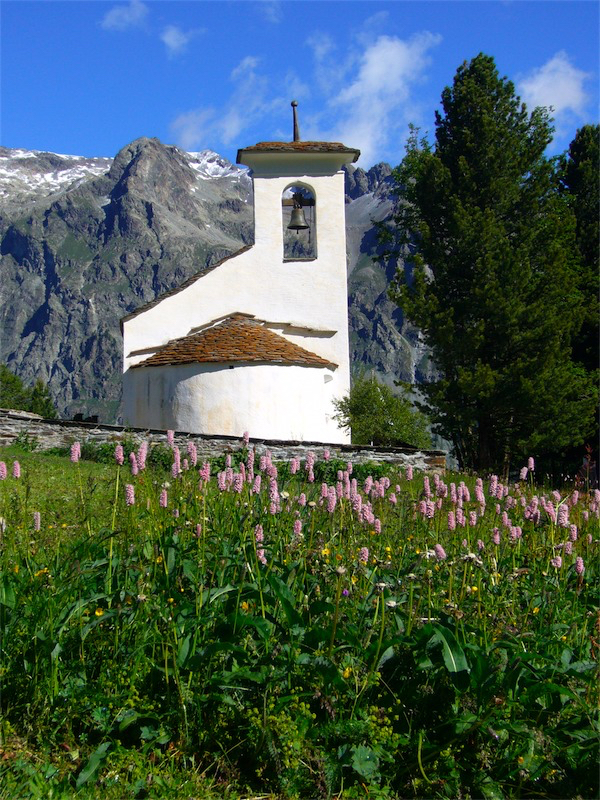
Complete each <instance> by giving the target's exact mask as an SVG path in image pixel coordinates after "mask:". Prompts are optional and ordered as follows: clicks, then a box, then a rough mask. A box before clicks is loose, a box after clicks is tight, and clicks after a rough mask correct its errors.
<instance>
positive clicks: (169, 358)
mask: <svg viewBox="0 0 600 800" xmlns="http://www.w3.org/2000/svg"><path fill="white" fill-rule="evenodd" d="M223 362H238V363H248V362H250V363H257V362H263V363H264V362H267V363H269V364H288V365H290V364H296V365H300V366H307V367H330V368H331V367H333V368H335V366H336V365H335V364H332V363H331V362H330V361H327V360H326V359H324V358H321V356H318V355H316V353H311V352H310V351H309V350H305V349H304V348H303V347H300V346H299V345H297V344H294V343H293V342H290V341H289V340H288V339H285V338H284V337H283V336H280V335H279V334H277V333H273V331H271V330H269V329H268V328H266V327H265V326H264V325H263V324H262V323H261V322H260V321H258V320H254V319H248V317H246V316H244V315H242V314H234V315H233V316H231V317H228V318H227V319H225V320H224V321H223V322H221V323H219V324H218V325H214V326H213V327H211V328H205V329H204V330H202V331H199V332H198V333H192V334H190V335H189V336H184V337H183V338H181V339H174V340H173V341H172V342H169V343H168V344H166V345H164V346H163V347H161V348H160V350H158V351H157V352H156V353H154V355H152V356H150V357H149V358H147V359H145V360H144V361H141V362H140V363H139V364H135V365H134V366H135V367H159V366H167V365H175V364H198V363H223Z"/></svg>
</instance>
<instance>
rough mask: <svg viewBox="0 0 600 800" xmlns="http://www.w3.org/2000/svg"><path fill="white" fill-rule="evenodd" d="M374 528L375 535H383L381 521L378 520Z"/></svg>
mask: <svg viewBox="0 0 600 800" xmlns="http://www.w3.org/2000/svg"><path fill="white" fill-rule="evenodd" d="M373 528H374V529H375V533H381V520H380V519H376V520H375V522H374V523H373Z"/></svg>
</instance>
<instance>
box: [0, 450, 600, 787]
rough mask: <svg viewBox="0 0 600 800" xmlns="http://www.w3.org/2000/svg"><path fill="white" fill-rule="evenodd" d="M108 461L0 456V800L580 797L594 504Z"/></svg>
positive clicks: (476, 481) (484, 490) (485, 487)
mask: <svg viewBox="0 0 600 800" xmlns="http://www.w3.org/2000/svg"><path fill="white" fill-rule="evenodd" d="M128 451H129V447H127V448H126V452H125V454H124V463H123V464H122V465H118V464H116V463H115V460H114V455H113V453H112V448H111V451H110V452H109V450H108V449H107V448H105V447H104V448H101V447H100V448H99V447H97V448H91V449H90V448H87V449H86V448H85V447H84V448H83V455H84V456H88V457H93V458H95V459H100V460H101V461H102V460H104V461H110V462H112V463H98V461H91V460H84V459H81V458H79V456H78V451H77V448H75V449H74V451H73V454H72V460H71V459H69V458H68V457H66V456H65V455H64V454H63V455H60V454H55V455H44V454H39V453H36V452H25V451H23V450H22V449H19V448H12V449H4V450H0V461H3V462H4V463H5V464H6V467H7V476H6V478H4V479H3V480H0V517H1V518H2V522H1V523H0V526H1V528H2V530H3V534H2V548H1V552H0V566H1V569H2V572H1V577H0V630H1V634H2V641H1V656H2V658H1V665H0V707H1V712H2V718H1V735H2V741H1V746H0V753H1V756H0V779H1V780H0V797H2V798H4V797H5V798H14V797H23V798H27V797H58V798H62V797H81V798H88V797H89V798H92V797H98V796H102V797H107V798H112V797H114V798H125V797H134V798H135V797H140V798H141V797H157V798H163V797H173V798H184V797H185V798H189V797H195V798H213V797H231V798H240V797H256V798H258V797H265V798H266V797H273V798H274V797H281V798H294V797H306V798H318V797H323V798H334V797H335V798H355V797H375V798H379V797H391V798H410V797H432V798H442V797H446V798H490V799H491V800H493V799H494V798H504V797H508V798H525V797H538V798H539V797H541V798H544V797H546V798H566V797H569V798H571V797H572V798H588V797H590V798H591V797H595V796H597V792H598V778H597V775H598V771H597V753H598V677H599V676H598V660H597V658H598V647H599V640H600V616H599V610H598V592H597V586H598V584H597V577H598V576H597V572H598V550H599V535H598V534H599V523H598V508H599V503H600V493H598V491H597V490H592V491H587V490H586V487H579V489H575V488H574V487H570V488H568V489H563V490H561V493H558V492H554V493H553V492H552V491H551V490H549V489H546V490H542V489H540V488H538V487H536V486H535V484H534V482H533V480H532V477H533V475H532V474H531V473H529V474H527V475H526V476H525V475H523V478H522V479H520V480H517V481H514V482H512V483H511V484H510V485H507V486H505V487H503V486H502V485H501V484H499V481H498V480H497V479H496V478H494V477H486V479H485V481H484V480H482V479H480V478H478V477H477V476H470V477H465V476H452V475H447V476H439V475H438V476H424V475H415V476H414V477H413V476H411V475H410V474H408V475H407V474H406V473H405V474H400V473H392V474H389V475H385V474H383V468H378V470H375V469H369V468H365V467H364V466H360V465H354V467H352V466H351V465H346V464H344V463H341V462H332V461H321V462H317V463H314V460H313V459H312V458H309V459H308V463H303V464H299V463H297V462H292V463H290V464H273V463H272V462H271V461H270V459H268V458H266V459H261V461H260V463H259V461H258V459H254V456H253V454H252V453H251V452H247V451H245V450H244V451H241V452H239V453H235V454H233V456H232V457H231V462H230V463H225V462H223V461H220V462H215V463H213V464H212V465H208V464H207V465H202V464H196V463H195V460H196V456H195V452H194V449H193V445H191V446H190V449H189V452H187V453H179V451H178V450H177V449H176V448H173V449H165V448H155V449H154V450H151V451H149V452H147V451H146V448H142V452H139V451H138V452H137V453H136V454H135V455H134V459H135V463H133V461H134V459H131V458H129V452H128ZM15 461H16V462H18V463H19V467H20V477H13V474H12V473H13V464H14V462H15ZM132 464H133V471H134V472H136V473H137V474H135V475H133V474H132ZM0 467H1V465H0ZM369 471H371V472H373V473H374V474H373V475H368V474H367V473H368V472H369Z"/></svg>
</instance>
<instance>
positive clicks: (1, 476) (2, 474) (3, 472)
mask: <svg viewBox="0 0 600 800" xmlns="http://www.w3.org/2000/svg"><path fill="white" fill-rule="evenodd" d="M7 474H8V471H7V469H6V463H5V462H4V461H0V481H3V480H6V476H7Z"/></svg>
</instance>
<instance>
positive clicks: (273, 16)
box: [258, 0, 283, 25]
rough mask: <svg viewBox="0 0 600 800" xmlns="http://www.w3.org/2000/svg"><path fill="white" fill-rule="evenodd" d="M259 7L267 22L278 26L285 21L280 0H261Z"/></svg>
mask: <svg viewBox="0 0 600 800" xmlns="http://www.w3.org/2000/svg"><path fill="white" fill-rule="evenodd" d="M258 7H259V9H260V11H261V13H262V15H263V17H264V18H265V19H266V21H267V22H271V23H273V24H274V25H277V24H278V23H279V22H281V20H282V19H283V9H282V8H281V2H280V0H261V2H260V3H259V6H258Z"/></svg>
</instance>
